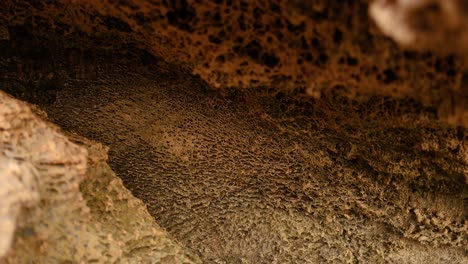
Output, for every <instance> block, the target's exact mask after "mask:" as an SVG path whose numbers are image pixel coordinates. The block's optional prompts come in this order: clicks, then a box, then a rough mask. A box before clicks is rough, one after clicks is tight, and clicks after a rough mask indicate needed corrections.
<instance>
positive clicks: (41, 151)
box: [0, 92, 198, 263]
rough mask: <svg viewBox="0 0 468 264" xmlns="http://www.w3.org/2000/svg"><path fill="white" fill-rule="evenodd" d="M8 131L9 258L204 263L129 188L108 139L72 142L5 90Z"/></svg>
mask: <svg viewBox="0 0 468 264" xmlns="http://www.w3.org/2000/svg"><path fill="white" fill-rule="evenodd" d="M0 138H1V141H0V150H1V152H0V164H1V166H0V175H1V177H2V178H1V181H2V184H1V185H0V194H1V196H0V198H1V203H0V208H1V211H0V213H1V215H0V219H1V221H0V232H1V233H0V262H1V263H31V262H34V263H64V262H71V263H83V262H85V263H90V262H93V261H94V262H95V261H98V262H101V263H102V262H112V263H116V262H118V263H129V262H130V263H144V262H146V263H148V262H153V261H155V262H158V261H159V262H163V263H196V262H198V261H197V258H196V257H194V256H191V255H190V254H187V253H185V252H184V251H183V250H182V248H181V247H180V246H179V245H178V244H176V243H174V242H173V241H171V240H170V239H169V238H167V236H166V233H165V232H163V231H162V230H161V229H160V228H159V226H158V225H157V224H156V223H155V222H154V219H152V218H151V216H150V215H149V214H148V212H147V211H146V207H145V206H144V205H143V204H142V203H141V201H140V200H137V199H135V198H134V197H133V196H132V195H131V194H130V192H129V191H128V190H126V189H125V188H124V187H123V185H122V181H121V180H120V179H119V178H117V177H116V176H115V174H113V172H112V170H111V169H110V168H109V166H108V165H107V163H106V159H107V155H106V149H105V148H103V147H102V145H100V144H96V143H92V142H90V141H87V140H84V139H79V138H78V137H73V139H74V140H75V141H76V140H79V143H80V145H81V146H78V145H76V144H75V143H76V142H75V143H72V142H70V141H69V140H68V138H67V137H65V136H63V135H61V134H60V133H58V132H57V129H56V128H54V127H51V125H50V124H47V123H45V122H44V121H42V120H40V119H39V118H38V117H37V116H35V115H34V114H33V113H32V112H31V110H30V109H29V108H28V107H27V106H26V105H25V104H24V103H21V102H19V101H17V100H14V99H13V98H11V97H9V96H7V95H6V94H5V93H3V92H0ZM84 146H86V148H87V149H88V150H89V151H90V155H89V167H88V169H87V166H86V164H87V163H86V161H87V157H88V155H87V151H86V149H85V148H84ZM83 180H84V182H83V183H82V184H81V185H80V183H81V181H83ZM80 189H81V191H82V192H83V193H82V192H80ZM13 235H14V240H13ZM12 240H13V245H11V243H12Z"/></svg>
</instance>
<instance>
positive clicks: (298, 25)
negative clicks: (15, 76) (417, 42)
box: [0, 0, 468, 125]
mask: <svg viewBox="0 0 468 264" xmlns="http://www.w3.org/2000/svg"><path fill="white" fill-rule="evenodd" d="M367 2H368V1H365V0H362V1H344V2H343V1H340V0H335V1H327V0H320V1H308V0H307V1H286V0H278V1H268V0H256V1H212V0H200V1H186V0H177V1H145V0H130V1H109V0H106V1H70V0H62V1H52V2H47V3H45V2H38V1H21V2H17V1H2V3H0V8H1V11H0V12H1V14H2V15H3V19H2V20H3V21H6V22H4V23H2V24H4V25H6V27H7V30H2V31H5V33H4V34H3V35H4V38H6V37H7V36H9V37H10V38H13V39H15V38H18V37H19V38H21V37H27V35H29V34H31V35H32V36H31V35H30V37H32V39H31V40H30V41H37V40H40V39H43V38H45V36H47V35H50V34H52V35H53V37H52V38H53V39H54V42H55V43H60V42H63V45H65V47H67V49H71V50H74V51H75V52H78V53H82V55H81V56H82V57H83V58H86V57H87V56H88V55H89V54H85V53H83V52H84V50H86V49H85V47H89V46H91V47H96V46H99V47H100V48H103V49H105V50H114V51H116V52H118V53H123V54H128V53H132V52H133V50H136V49H143V50H144V52H143V55H144V56H142V58H143V61H144V62H146V63H148V62H150V61H151V56H150V55H151V54H155V55H157V56H160V57H162V58H164V59H165V60H166V61H171V62H173V63H175V64H178V65H182V66H183V67H185V68H187V69H188V70H189V71H191V72H193V73H195V74H198V75H200V76H201V78H202V79H203V80H205V81H206V82H207V83H208V84H210V86H211V87H218V88H228V87H233V88H252V87H270V88H271V89H272V93H274V92H276V91H283V92H287V93H291V94H293V96H295V97H296V98H299V97H306V98H307V97H310V96H312V97H315V98H320V96H321V95H323V94H327V93H330V92H331V93H333V92H339V93H342V94H344V95H345V96H347V97H350V98H354V99H357V100H359V99H362V98H364V99H366V98H369V97H372V96H375V95H379V96H389V97H392V98H402V97H405V98H412V99H414V100H416V101H418V102H420V103H422V104H423V105H425V106H427V107H434V108H435V109H437V111H438V115H439V117H440V118H441V119H442V120H445V121H446V122H448V123H450V124H453V125H460V124H464V125H468V116H467V114H466V113H467V109H466V105H467V103H466V102H467V101H468V100H467V97H468V92H467V90H468V89H466V87H467V86H468V84H467V83H468V75H467V70H466V66H465V61H464V60H460V59H458V58H457V57H456V56H453V55H450V54H446V55H443V56H436V55H434V54H432V53H430V52H413V51H409V50H406V51H405V50H402V49H400V48H398V47H397V46H396V45H395V44H394V43H392V42H391V41H389V39H388V38H386V37H385V36H384V35H383V34H381V33H380V31H379V30H378V29H377V27H375V26H374V23H373V22H371V19H370V18H369V15H368V9H369V7H368V3H367ZM377 2H382V1H377ZM390 2H396V3H398V2H400V1H390ZM403 2H412V1H403ZM414 2H421V1H414ZM423 2H424V1H423ZM439 2H441V1H439ZM448 2H455V1H448ZM376 5H378V4H376ZM395 5H396V6H397V7H399V6H398V4H395ZM391 6H392V5H390V7H391ZM391 10H393V9H391ZM398 11H399V9H398V10H396V12H397V14H399V13H398ZM461 12H462V14H463V11H461ZM402 13H403V12H402ZM64 14H66V15H64ZM395 17H398V16H396V15H395ZM0 19H1V18H0ZM398 21H399V20H398ZM437 21H439V20H437ZM460 23H461V22H460ZM389 27H391V25H390V26H389ZM392 28H398V25H397V26H396V27H392ZM25 33H27V34H26V36H25V35H24V34H25ZM426 35H427V38H430V35H429V34H426ZM457 36H458V35H457V34H455V35H452V37H451V38H450V39H446V38H445V37H444V36H437V39H440V40H444V39H445V40H447V41H450V43H458V39H457V38H458V37H457ZM28 39H29V37H28ZM424 43H430V42H429V41H424ZM118 50H119V51H118ZM36 54H37V53H36ZM141 55H142V54H141V53H140V54H139V56H141Z"/></svg>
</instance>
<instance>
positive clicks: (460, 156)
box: [0, 1, 468, 263]
mask: <svg viewBox="0 0 468 264" xmlns="http://www.w3.org/2000/svg"><path fill="white" fill-rule="evenodd" d="M230 3H231V4H230ZM270 3H271V4H270ZM274 3H276V5H275V4H274ZM1 5H3V6H1ZM0 6H1V7H5V8H0V12H2V14H5V16H4V19H5V21H6V22H5V23H2V24H1V25H5V27H6V28H7V30H0V36H3V37H1V38H0V39H3V41H1V42H0V45H1V48H2V51H3V52H2V53H0V55H1V57H0V65H2V68H0V70H1V72H0V78H1V82H0V85H1V86H0V88H1V89H2V90H5V91H7V92H9V93H11V94H13V95H14V96H16V97H17V98H20V99H22V100H26V101H29V102H32V103H35V104H37V105H39V106H40V108H41V109H44V110H45V111H46V112H47V113H48V115H49V117H50V118H51V120H52V121H53V122H54V123H56V124H58V125H60V126H61V127H62V128H63V129H65V130H67V131H71V132H74V133H77V134H79V135H81V136H85V137H87V138H90V139H93V140H96V141H99V142H101V143H103V144H105V145H107V146H109V147H110V150H109V164H110V165H111V167H112V168H113V170H114V171H115V172H116V174H117V175H118V176H119V177H121V178H122V179H123V182H124V184H125V186H126V187H127V188H128V189H129V190H130V191H131V192H132V193H133V194H134V195H135V196H136V197H137V198H140V199H141V200H142V201H143V202H144V203H145V204H146V205H147V206H148V209H149V212H150V214H151V215H152V216H153V217H154V218H155V219H156V221H157V222H158V224H159V225H161V227H162V228H164V229H165V230H167V231H168V232H169V234H170V235H171V236H173V237H174V238H176V239H177V240H178V241H180V242H181V243H182V244H183V245H184V246H185V247H187V248H189V249H191V250H193V251H194V252H195V253H196V254H197V255H199V256H200V257H201V258H202V260H203V261H205V262H208V263H275V262H276V263H288V262H290V263H304V262H310V263H321V262H327V261H328V262H338V263H343V262H358V263H361V262H367V263H382V262H384V263H385V262H390V263H421V262H424V261H426V262H427V260H431V262H434V263H466V262H467V258H468V252H467V239H468V231H467V229H468V222H467V213H468V210H467V205H466V201H467V200H466V199H467V195H468V190H467V186H468V185H467V181H468V150H467V149H468V140H467V131H466V127H465V126H463V124H466V123H465V121H464V120H465V119H464V118H465V117H464V113H465V110H464V109H465V107H466V106H465V105H464V104H463V103H462V102H463V101H462V100H463V98H465V97H464V96H466V88H465V86H466V83H465V82H466V80H465V79H466V77H464V76H465V75H466V73H465V70H464V66H463V63H464V62H463V61H461V60H459V58H458V57H457V56H454V55H444V56H438V55H434V54H432V53H430V52H413V51H403V50H400V49H399V48H398V47H397V46H396V45H395V44H393V43H392V42H391V41H390V40H389V39H388V38H386V37H384V36H383V35H381V34H380V33H379V32H378V31H377V29H376V28H375V27H374V26H373V25H372V24H371V23H370V20H369V18H368V6H367V3H366V1H287V2H286V1H248V2H247V1H232V2H230V1H190V2H186V1H102V2H98V1H93V2H91V3H89V2H85V1H51V2H47V3H46V4H38V3H37V2H35V1H21V4H20V3H18V2H15V1H4V2H1V3H0ZM256 7H257V9H256ZM218 11H219V15H216V13H217V12H218ZM60 14H66V16H64V15H62V16H61V15H60ZM260 14H261V15H260ZM242 16H243V17H244V18H243V19H241V18H240V17H242ZM0 19H1V17H0ZM278 19H279V21H280V22H281V24H282V25H283V26H280V25H277V24H275V23H276V21H277V20H278ZM239 21H244V22H239ZM302 22H304V24H302ZM242 25H244V26H245V30H243V29H242V28H243V27H244V26H242ZM302 25H303V26H302ZM267 26H269V28H268V29H267ZM229 27H231V28H230V29H229ZM205 30H206V31H205ZM222 30H224V31H225V33H224V35H223V34H221V31H222ZM262 31H264V32H263V33H262ZM1 32H3V33H1ZM1 34H3V35H1ZM210 36H211V37H210ZM220 36H221V37H220ZM268 36H271V37H272V41H271V42H270V41H269V40H268ZM280 36H283V37H280ZM239 37H240V38H242V39H239ZM217 38H218V39H217ZM280 38H281V39H280ZM302 38H304V41H305V44H304V46H302V44H303V41H302ZM238 39H239V40H238ZM220 40H221V42H220ZM253 41H256V42H253ZM251 42H253V43H251ZM266 54H267V55H268V56H267V55H266ZM272 54H273V55H274V56H276V57H277V58H278V60H279V61H278V63H275V61H276V60H275V59H274V58H273V56H272ZM220 55H224V59H222V57H220ZM218 58H219V59H218ZM266 58H268V59H266ZM301 58H302V62H300V61H299V60H300V59H301ZM271 63H272V64H271ZM268 65H270V66H268ZM192 73H198V74H199V76H193V75H192ZM218 86H219V88H220V89H212V88H214V87H218ZM308 95H311V96H308ZM441 120H442V121H441ZM447 123H450V124H452V125H447ZM456 125H458V126H456ZM97 203H99V202H98V201H97ZM123 215H124V214H123ZM123 215H122V217H123ZM116 219H118V218H116Z"/></svg>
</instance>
